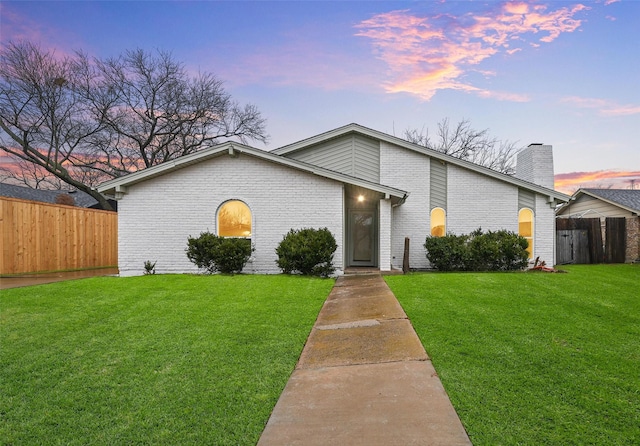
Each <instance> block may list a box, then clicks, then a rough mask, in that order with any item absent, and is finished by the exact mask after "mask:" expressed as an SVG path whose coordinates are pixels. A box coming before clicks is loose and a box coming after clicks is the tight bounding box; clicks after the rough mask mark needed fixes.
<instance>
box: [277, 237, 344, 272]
mask: <svg viewBox="0 0 640 446" xmlns="http://www.w3.org/2000/svg"><path fill="white" fill-rule="evenodd" d="M337 248H338V245H337V243H336V239H335V238H334V236H333V234H332V233H331V231H329V229H327V228H322V229H311V228H304V229H298V230H295V229H291V230H290V231H289V232H288V233H287V234H286V235H285V236H284V238H283V239H282V241H281V242H280V244H279V245H278V247H277V248H276V254H277V255H278V260H276V263H277V264H278V267H279V268H280V269H282V272H284V273H285V274H292V273H300V274H303V275H310V276H322V277H328V276H330V275H331V274H332V273H333V272H334V271H335V268H334V267H333V255H334V253H335V251H336V249H337Z"/></svg>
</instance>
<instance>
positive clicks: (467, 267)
mask: <svg viewBox="0 0 640 446" xmlns="http://www.w3.org/2000/svg"><path fill="white" fill-rule="evenodd" d="M527 246H528V242H527V240H526V239H525V238H524V237H522V236H520V235H518V234H516V233H514V232H511V231H506V230H500V231H487V232H486V233H483V232H482V229H477V230H475V231H473V232H472V233H471V234H468V235H464V234H463V235H453V234H448V235H446V236H445V237H431V236H429V237H427V239H426V241H425V244H424V247H425V249H426V250H427V259H428V260H429V262H430V263H431V265H432V266H433V267H434V268H435V269H437V270H439V271H516V270H520V269H523V268H525V267H526V266H527V265H528V263H529V253H528V252H527Z"/></svg>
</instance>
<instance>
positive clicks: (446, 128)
mask: <svg viewBox="0 0 640 446" xmlns="http://www.w3.org/2000/svg"><path fill="white" fill-rule="evenodd" d="M404 137H405V139H406V140H407V141H409V142H412V143H414V144H418V145H420V146H423V147H426V148H428V149H432V150H437V151H438V152H442V153H445V154H447V155H451V156H454V157H456V158H460V159H463V160H466V161H470V162H472V163H475V164H479V165H481V166H484V167H488V168H489V169H493V170H497V171H498V172H502V173H506V174H508V175H513V174H514V173H515V162H516V160H515V157H516V155H517V153H518V151H519V149H518V148H517V147H516V143H515V142H509V141H500V140H498V139H497V138H494V137H491V136H490V135H489V129H484V130H475V129H473V128H472V127H471V123H470V122H469V120H467V119H463V120H462V121H460V122H459V123H458V124H457V125H456V126H455V127H451V125H450V123H449V119H448V118H444V119H443V120H441V121H440V122H439V123H438V130H437V134H436V137H435V140H432V139H431V137H430V135H429V130H428V129H425V128H423V129H422V130H417V129H407V130H405V133H404Z"/></svg>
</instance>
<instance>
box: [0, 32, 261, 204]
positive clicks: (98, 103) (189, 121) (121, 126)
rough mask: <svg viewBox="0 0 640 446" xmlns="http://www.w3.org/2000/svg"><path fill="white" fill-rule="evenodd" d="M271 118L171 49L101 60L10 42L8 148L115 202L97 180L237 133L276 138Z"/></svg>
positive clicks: (5, 103) (5, 52)
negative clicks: (190, 69) (190, 68)
mask: <svg viewBox="0 0 640 446" xmlns="http://www.w3.org/2000/svg"><path fill="white" fill-rule="evenodd" d="M265 125H266V124H265V120H264V118H262V116H261V114H260V112H259V111H258V110H257V109H256V107H255V106H253V105H245V106H241V105H240V104H238V103H237V102H235V101H233V100H232V98H231V96H230V95H229V94H228V93H227V92H226V91H225V90H224V88H223V85H222V82H221V81H220V80H218V79H217V78H216V77H215V76H214V75H212V74H209V73H200V74H198V75H197V76H194V77H190V76H189V74H188V73H187V71H186V69H185V68H184V66H183V64H181V63H179V62H177V61H175V60H174V59H173V57H172V56H171V54H169V53H166V52H161V51H159V52H157V53H153V54H150V53H147V52H145V51H143V50H134V51H126V52H125V53H124V54H123V55H122V56H120V57H118V58H111V59H106V60H100V59H95V58H94V59H92V58H90V57H89V56H88V55H86V54H84V53H82V52H78V53H76V54H75V55H73V56H67V57H57V56H56V55H55V54H54V53H52V52H47V51H43V50H42V49H41V48H39V47H38V46H36V45H34V44H31V43H9V44H7V45H5V46H4V47H3V49H2V52H1V53H0V149H2V150H4V151H5V152H6V153H8V154H10V155H11V156H12V157H14V158H17V159H20V160H23V161H25V162H29V163H33V164H34V165H36V166H38V167H39V168H41V169H44V170H45V171H46V172H47V173H48V174H50V175H53V176H55V177H56V178H58V179H60V180H62V181H64V182H65V183H67V184H69V185H70V186H72V187H74V188H76V189H79V190H81V191H84V192H86V193H88V194H89V195H91V196H93V197H94V198H96V200H98V201H99V202H100V205H101V206H102V207H103V208H105V209H110V206H109V204H108V202H107V201H106V200H105V199H104V197H102V196H101V195H100V194H99V193H98V192H97V191H95V190H94V189H93V188H92V186H94V185H95V184H97V183H99V182H101V181H104V180H106V179H109V178H113V177H117V176H121V175H123V174H126V173H128V172H132V171H136V170H138V169H141V168H145V167H150V166H154V165H156V164H160V163H163V162H165V161H168V160H171V159H174V158H177V157H180V156H184V155H187V154H190V153H193V152H195V151H197V150H199V149H201V148H205V147H209V146H213V145H215V144H218V143H219V142H222V141H225V140H228V139H237V140H240V141H242V142H247V141H248V140H257V141H262V142H266V140H267V135H266V131H265ZM23 176H24V175H23ZM28 177H29V175H27V178H28ZM36 184H38V183H37V182H36ZM40 184H42V183H40Z"/></svg>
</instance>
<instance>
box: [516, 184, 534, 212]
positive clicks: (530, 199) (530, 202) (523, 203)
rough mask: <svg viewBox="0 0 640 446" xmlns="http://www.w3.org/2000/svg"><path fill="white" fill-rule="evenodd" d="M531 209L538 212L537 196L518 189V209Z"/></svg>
mask: <svg viewBox="0 0 640 446" xmlns="http://www.w3.org/2000/svg"><path fill="white" fill-rule="evenodd" d="M522 208H529V209H531V210H532V211H533V213H534V214H535V212H536V194H535V193H533V192H531V191H528V190H524V189H521V188H519V189H518V209H522Z"/></svg>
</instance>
